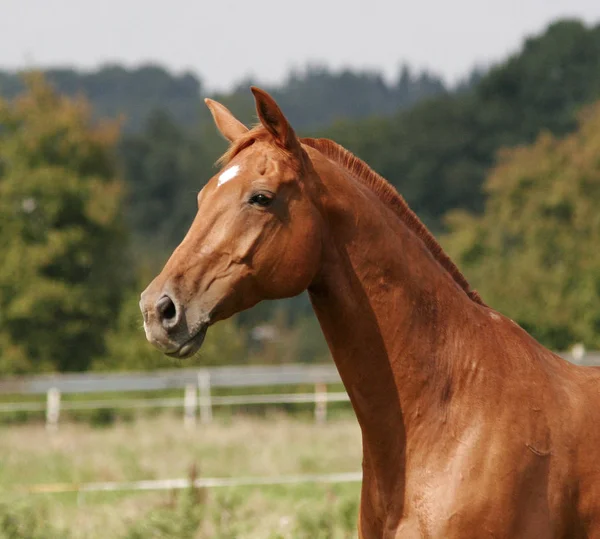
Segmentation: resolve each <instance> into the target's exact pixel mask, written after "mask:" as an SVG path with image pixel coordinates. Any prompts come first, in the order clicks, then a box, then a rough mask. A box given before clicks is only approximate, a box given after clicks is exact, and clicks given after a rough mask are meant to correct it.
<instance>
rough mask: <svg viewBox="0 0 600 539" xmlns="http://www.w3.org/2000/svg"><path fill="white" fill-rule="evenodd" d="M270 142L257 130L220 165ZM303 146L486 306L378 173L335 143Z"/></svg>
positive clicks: (319, 141)
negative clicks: (382, 207)
mask: <svg viewBox="0 0 600 539" xmlns="http://www.w3.org/2000/svg"><path fill="white" fill-rule="evenodd" d="M269 138H271V136H270V134H269V133H268V131H267V130H266V129H264V128H262V127H255V128H254V129H252V130H250V131H248V133H246V134H244V135H243V136H242V137H240V139H238V140H236V142H235V143H234V144H232V146H231V147H230V148H229V150H228V151H227V152H226V153H225V154H224V155H223V156H222V157H221V159H219V162H220V163H222V164H224V163H227V162H229V161H230V160H231V159H233V157H235V156H236V155H237V154H238V153H240V152H241V151H242V150H243V149H245V148H247V147H248V146H250V145H252V144H253V143H254V142H256V141H259V140H269ZM300 142H301V143H302V144H305V145H306V146H309V147H311V148H314V149H315V150H317V151H319V152H321V153H322V154H323V155H324V156H325V157H327V158H328V159H330V160H332V161H334V162H335V163H337V164H339V165H340V166H342V167H344V168H345V169H346V170H347V171H348V172H350V173H351V174H352V175H353V176H354V177H356V178H357V179H358V180H359V181H360V182H361V183H363V184H364V185H366V186H368V187H369V188H371V189H372V191H373V192H374V193H375V194H376V195H377V196H378V197H379V198H380V200H381V201H382V202H384V203H385V204H387V206H388V207H389V208H391V209H392V210H393V211H394V213H396V215H397V216H398V217H399V218H400V219H401V220H402V221H403V222H404V223H405V224H406V226H407V227H408V228H409V229H411V230H412V231H413V232H414V233H415V235H416V236H417V237H418V238H419V239H420V240H421V241H422V242H423V243H424V244H425V246H426V247H427V249H428V250H429V252H430V253H431V255H432V256H433V257H434V258H435V260H437V261H438V263H439V264H440V265H441V266H442V268H444V269H445V270H446V271H447V272H448V273H449V274H450V276H451V277H452V278H453V279H454V281H455V282H456V283H457V284H458V285H459V286H460V287H461V288H462V289H463V290H464V291H465V293H466V294H467V295H468V296H469V297H470V298H471V299H472V300H473V301H474V302H475V303H479V304H480V305H485V304H484V303H483V300H482V299H481V297H480V296H479V294H478V293H477V291H475V290H472V289H471V287H470V285H469V283H468V282H467V279H466V278H465V276H464V275H463V274H462V273H461V272H460V270H459V269H458V267H457V266H456V265H455V264H454V262H452V260H451V259H450V257H449V256H448V255H447V254H446V253H445V252H444V250H443V249H442V246H441V245H440V244H439V243H438V242H437V240H436V239H435V238H434V237H433V234H431V232H429V230H428V229H427V227H426V226H425V225H424V224H423V222H422V221H421V220H420V219H419V218H418V217H417V215H416V214H415V212H413V211H412V210H411V209H410V208H409V206H408V204H407V203H406V201H405V200H404V198H403V197H402V196H401V195H400V194H399V193H398V191H396V189H395V188H394V187H393V186H392V185H391V184H390V183H389V182H388V181H387V180H386V179H385V178H383V177H382V176H380V175H379V174H377V172H375V171H374V170H373V169H372V168H371V167H369V165H367V164H366V163H365V162H364V161H362V160H361V159H359V158H358V157H356V156H355V155H353V154H352V153H351V152H349V151H348V150H346V149H345V148H344V147H342V146H340V145H339V144H337V143H336V142H333V141H332V140H329V139H315V138H301V139H300Z"/></svg>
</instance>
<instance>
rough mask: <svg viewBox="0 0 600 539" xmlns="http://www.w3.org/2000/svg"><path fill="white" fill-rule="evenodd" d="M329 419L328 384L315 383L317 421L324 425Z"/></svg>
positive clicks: (318, 423)
mask: <svg viewBox="0 0 600 539" xmlns="http://www.w3.org/2000/svg"><path fill="white" fill-rule="evenodd" d="M326 420H327V386H326V385H325V384H322V383H319V384H315V422H316V423H317V425H322V424H323V423H325V421H326Z"/></svg>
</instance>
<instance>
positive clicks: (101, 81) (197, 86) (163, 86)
mask: <svg viewBox="0 0 600 539" xmlns="http://www.w3.org/2000/svg"><path fill="white" fill-rule="evenodd" d="M44 75H45V76H46V78H47V80H48V81H50V82H51V83H52V85H53V86H54V87H55V88H56V89H57V90H58V91H59V92H61V93H64V94H67V95H84V96H85V97H86V98H87V99H89V101H90V102H91V104H92V106H93V109H94V115H95V116H96V117H97V118H115V117H118V116H120V115H123V116H124V117H125V120H126V122H125V126H124V127H125V130H126V131H128V132H132V131H138V130H139V129H140V128H141V127H142V126H143V125H144V123H145V122H146V120H147V119H148V117H149V115H150V113H151V112H152V111H154V110H156V109H161V110H164V111H166V112H168V114H169V115H170V116H171V117H172V118H173V119H174V120H175V121H176V122H177V123H178V124H179V125H181V126H183V127H193V126H195V125H196V123H197V122H198V118H199V109H200V95H201V94H202V83H201V81H200V79H199V78H198V77H196V76H195V75H193V74H191V73H185V74H183V75H173V74H171V73H169V72H168V71H166V70H165V69H163V68H162V67H159V66H153V65H147V66H143V67H139V68H136V69H126V68H124V67H121V66H117V65H113V66H105V67H102V68H100V69H98V70H95V71H90V72H84V71H77V70H73V69H49V70H46V71H44ZM22 88H23V85H22V83H21V80H20V77H19V75H18V73H14V72H2V71H0V95H2V96H4V97H9V98H10V97H14V96H15V95H17V94H18V93H19V92H20V91H21V90H22Z"/></svg>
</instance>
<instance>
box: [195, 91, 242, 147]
mask: <svg viewBox="0 0 600 539" xmlns="http://www.w3.org/2000/svg"><path fill="white" fill-rule="evenodd" d="M204 102H205V103H206V106H207V107H208V109H209V110H210V113H211V114H212V117H213V120H214V121H215V125H216V126H217V129H218V130H219V131H220V132H221V134H222V135H223V136H224V137H225V138H226V139H227V140H228V141H229V142H235V141H236V140H237V139H238V138H240V137H241V136H242V135H243V134H245V133H247V132H248V128H247V127H246V126H245V125H244V124H243V123H242V122H240V121H239V120H238V119H237V118H236V117H235V116H234V115H233V114H231V111H230V110H229V109H228V108H227V107H225V106H224V105H221V103H219V102H217V101H214V100H212V99H209V98H208V97H207V98H206V99H205V100H204Z"/></svg>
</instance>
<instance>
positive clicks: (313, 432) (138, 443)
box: [0, 412, 361, 539]
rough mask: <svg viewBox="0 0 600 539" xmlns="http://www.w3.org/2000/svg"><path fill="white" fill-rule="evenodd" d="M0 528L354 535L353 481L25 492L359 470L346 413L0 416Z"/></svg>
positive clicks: (0, 531)
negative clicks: (55, 423)
mask: <svg viewBox="0 0 600 539" xmlns="http://www.w3.org/2000/svg"><path fill="white" fill-rule="evenodd" d="M0 431H1V432H0V484H1V485H2V487H1V488H2V490H1V497H0V537H1V538H4V537H6V538H9V537H10V538H11V539H17V538H19V539H20V538H30V539H41V538H44V539H51V538H53V537H56V538H59V537H60V538H69V539H83V538H86V539H100V538H102V539H105V538H122V539H134V538H142V537H143V538H167V537H168V538H173V539H179V538H181V539H184V538H186V539H187V538H190V539H192V538H196V539H197V538H211V539H212V538H218V539H222V538H223V539H224V538H249V539H250V538H256V539H258V538H260V539H268V538H273V539H274V538H278V539H284V538H299V539H302V538H309V537H310V538H323V539H325V538H340V539H345V538H354V537H356V531H355V522H356V514H357V509H358V499H359V490H360V484H359V483H346V484H332V485H317V484H310V483H309V484H300V485H282V486H255V487H224V488H215V489H212V488H211V489H201V490H198V489H196V490H189V491H185V490H182V491H153V492H119V493H85V494H83V495H77V494H76V493H63V494H39V493H36V494H31V493H27V492H26V488H27V487H28V486H31V485H34V484H51V483H81V482H99V481H118V482H121V481H136V480H146V479H172V478H177V477H190V476H191V475H194V474H196V476H198V477H242V476H258V477H272V476H277V475H292V474H318V473H335V472H355V471H358V470H360V462H361V438H360V431H359V428H358V425H357V423H356V420H355V419H354V418H353V417H352V415H351V413H350V412H348V413H347V414H341V415H340V416H338V417H336V418H335V419H333V420H331V421H330V422H329V423H327V424H325V425H316V424H315V423H314V421H313V420H312V418H311V417H310V416H306V417H291V416H287V415H283V414H268V415H266V416H261V417H250V416H243V415H233V416H227V417H218V418H217V419H216V420H215V421H213V422H212V423H211V424H209V425H200V424H199V425H197V426H196V428H194V429H191V430H186V429H183V428H182V424H181V416H180V415H179V414H176V413H174V412H173V413H161V414H159V415H156V416H153V417H148V416H146V417H143V416H139V417H136V418H135V419H132V420H129V421H119V422H117V423H116V424H114V425H112V426H108V427H103V428H98V427H93V426H90V425H88V424H83V423H74V422H68V423H64V424H61V426H60V428H59V430H58V431H57V432H46V430H45V429H44V427H43V425H42V424H23V425H8V426H1V427H0Z"/></svg>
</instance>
